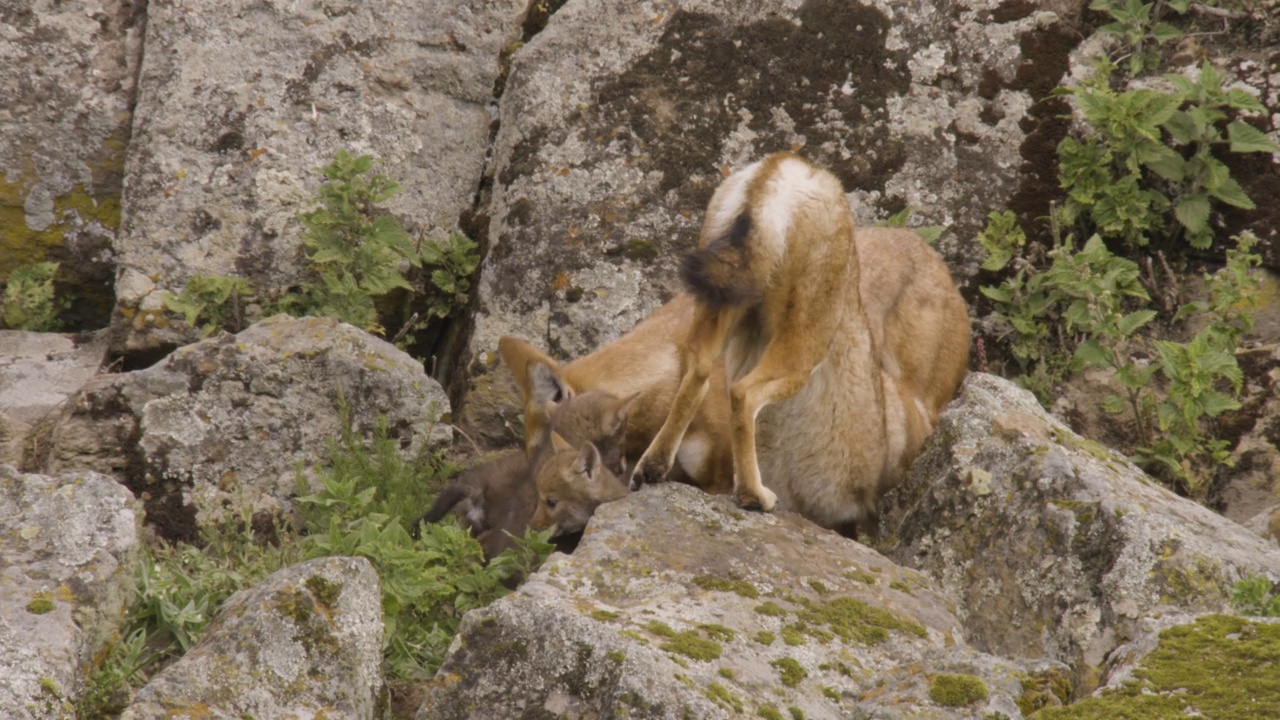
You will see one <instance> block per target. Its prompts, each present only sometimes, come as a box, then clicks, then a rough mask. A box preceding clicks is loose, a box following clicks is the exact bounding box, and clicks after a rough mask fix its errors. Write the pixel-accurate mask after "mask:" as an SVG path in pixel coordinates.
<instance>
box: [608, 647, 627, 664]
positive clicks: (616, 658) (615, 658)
mask: <svg viewBox="0 0 1280 720" xmlns="http://www.w3.org/2000/svg"><path fill="white" fill-rule="evenodd" d="M604 656H605V658H607V659H608V660H609V661H610V662H613V663H617V664H619V665H621V664H622V661H623V660H626V659H627V654H626V653H624V652H622V651H621V650H610V651H608V652H606V653H605V654H604Z"/></svg>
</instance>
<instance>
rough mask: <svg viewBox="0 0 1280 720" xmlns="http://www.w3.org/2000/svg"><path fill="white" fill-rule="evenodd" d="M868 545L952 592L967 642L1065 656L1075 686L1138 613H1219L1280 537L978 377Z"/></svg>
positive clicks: (1126, 633)
mask: <svg viewBox="0 0 1280 720" xmlns="http://www.w3.org/2000/svg"><path fill="white" fill-rule="evenodd" d="M881 512H882V519H881V528H880V530H881V537H880V540H879V544H878V547H879V548H880V549H881V550H882V551H883V552H884V553H885V554H886V555H888V556H889V557H890V558H893V559H894V560H896V561H897V562H899V563H902V564H904V565H907V566H909V567H914V568H917V569H919V570H922V571H924V572H925V573H927V574H928V575H930V576H931V577H933V578H934V579H935V580H936V581H937V582H938V583H940V585H941V588H942V589H943V590H944V591H945V592H946V593H947V594H948V595H949V596H950V597H952V598H954V599H955V601H956V604H957V605H956V613H957V614H958V615H959V616H960V618H961V620H962V621H963V623H964V627H965V630H966V632H967V634H968V636H969V638H970V641H971V642H972V643H973V644H974V645H975V646H976V647H978V648H980V649H982V650H985V651H987V652H991V653H996V654H1000V655H1013V656H1021V657H1041V656H1045V657H1049V658H1052V659H1056V660H1060V661H1063V662H1066V663H1069V664H1071V665H1072V666H1073V668H1074V669H1075V671H1076V673H1077V677H1078V679H1079V680H1081V681H1082V682H1085V683H1086V685H1087V684H1088V683H1089V681H1090V678H1096V672H1097V669H1098V668H1099V667H1100V666H1101V665H1102V662H1103V659H1104V658H1105V657H1106V655H1107V653H1108V652H1110V651H1111V650H1112V649H1113V648H1115V647H1116V645H1118V644H1119V643H1120V642H1123V641H1124V640H1125V639H1126V638H1129V637H1132V636H1133V633H1134V632H1135V630H1136V627H1137V623H1138V621H1139V620H1140V619H1141V618H1143V617H1145V616H1148V615H1150V614H1152V613H1155V612H1162V611H1166V610H1171V609H1172V610H1182V611H1193V612H1203V611H1223V610H1229V608H1230V594H1231V589H1232V586H1233V585H1234V584H1235V583H1236V582H1237V581H1239V580H1241V579H1243V578H1244V577H1245V576H1248V575H1252V574H1264V575H1266V576H1268V577H1270V578H1271V579H1272V580H1276V579H1280V549H1277V548H1276V547H1275V545H1274V544H1271V543H1268V542H1267V541H1265V540H1263V539H1262V538H1260V537H1258V536H1257V535H1255V534H1253V533H1250V532H1249V531H1248V530H1246V529H1245V528H1243V527H1241V526H1240V525H1238V524H1236V523H1234V522H1231V521H1230V520H1227V519H1225V518H1223V517H1221V516H1220V515H1217V514H1215V513H1213V512H1212V511H1210V510H1208V509H1207V508H1205V507H1203V506H1202V505H1199V504H1197V503H1195V502H1192V501H1190V500H1186V499H1184V498H1180V497H1178V496H1176V495H1174V494H1173V493H1172V492H1170V491H1169V490H1167V489H1165V488H1164V487H1161V486H1160V485H1158V484H1157V483H1156V482H1155V481H1154V480H1152V479H1151V478H1149V477H1148V476H1146V475H1145V474H1143V473H1142V471H1141V470H1139V469H1138V468H1137V467H1135V466H1134V465H1133V464H1131V463H1130V462H1128V461H1127V460H1126V459H1125V458H1124V457H1122V456H1120V455H1119V454H1117V453H1116V452H1114V451H1112V450H1109V449H1107V448H1105V447H1103V446H1101V445H1099V444H1097V443H1094V442H1092V441H1088V440H1085V439H1083V438H1081V437H1079V436H1078V435H1076V434H1075V433H1073V432H1071V430H1070V429H1068V428H1067V427H1066V426H1065V425H1063V424H1062V423H1061V422H1059V421H1057V420H1056V419H1054V418H1053V417H1051V416H1050V415H1048V414H1047V413H1046V412H1044V410H1043V409H1041V407H1040V406H1039V404H1037V403H1036V401H1035V398H1034V397H1032V395H1031V393H1029V392H1027V391H1025V390H1021V389H1019V388H1017V387H1015V386H1014V385H1013V384H1012V383H1010V382H1008V381H1006V380H1003V379H1000V378H997V377H994V376H991V375H986V374H983V373H973V374H971V375H970V376H969V377H968V379H967V380H966V381H965V384H964V386H963V387H962V389H961V393H960V396H959V398H958V399H957V400H956V401H954V402H953V403H952V405H951V406H950V407H949V408H948V409H947V410H946V411H945V412H944V413H943V414H942V416H941V418H940V419H939V424H938V429H937V431H936V432H935V433H934V436H933V438H932V439H931V440H930V442H929V444H928V445H927V446H926V448H925V451H924V453H923V454H922V455H921V456H920V458H919V459H917V460H916V463H915V465H914V466H913V467H912V470H911V473H910V475H909V477H908V478H907V480H906V481H905V482H904V483H903V484H902V485H901V486H899V487H898V488H897V489H895V490H893V491H891V492H890V493H889V494H888V495H887V496H886V498H885V500H884V501H883V502H882V503H881Z"/></svg>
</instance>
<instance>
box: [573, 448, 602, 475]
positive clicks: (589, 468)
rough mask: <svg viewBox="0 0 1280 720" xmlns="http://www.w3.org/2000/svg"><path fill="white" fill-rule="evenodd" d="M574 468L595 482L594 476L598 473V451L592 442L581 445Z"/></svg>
mask: <svg viewBox="0 0 1280 720" xmlns="http://www.w3.org/2000/svg"><path fill="white" fill-rule="evenodd" d="M575 469H576V470H578V472H580V473H582V474H583V476H585V477H586V478H587V480H588V481H590V482H595V480H596V476H597V475H599V474H600V451H599V450H597V449H596V446H595V445H593V444H592V443H587V444H586V445H583V446H582V452H580V453H579V454H578V462H577V463H576V464H575Z"/></svg>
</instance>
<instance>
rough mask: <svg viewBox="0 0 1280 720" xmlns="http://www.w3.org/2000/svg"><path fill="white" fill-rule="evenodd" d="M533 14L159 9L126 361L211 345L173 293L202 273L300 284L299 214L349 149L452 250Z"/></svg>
mask: <svg viewBox="0 0 1280 720" xmlns="http://www.w3.org/2000/svg"><path fill="white" fill-rule="evenodd" d="M525 5H526V3H525V2H524V0H502V1H501V2H488V3H475V2H466V3H458V2H454V1H453V0H430V1H429V2H425V3H396V2H388V3H364V2H350V1H348V0H339V1H338V2H326V3H295V2H282V1H275V0H273V1H270V2H256V1H253V0H234V1H233V2H227V3H221V4H219V5H217V6H213V5H188V4H183V3H178V2H152V3H149V4H148V6H147V41H146V46H147V53H146V56H145V58H144V59H143V63H142V70H141V77H140V80H139V86H140V92H139V96H138V106H137V111H136V120H135V123H134V137H133V142H132V143H131V144H130V147H129V160H128V164H127V168H126V171H127V177H126V179H127V182H126V192H125V197H124V208H123V212H124V225H123V229H122V236H121V240H120V242H119V243H118V245H117V248H116V250H117V252H118V253H119V256H120V257H119V267H120V271H119V280H118V281H117V283H116V293H117V296H118V305H117V312H116V318H115V322H116V328H117V345H118V348H119V349H120V350H123V351H129V352H139V351H143V350H148V349H151V348H156V347H163V346H165V345H174V344H183V343H185V342H188V341H190V340H192V339H194V337H195V336H194V335H193V334H192V332H191V331H190V329H188V328H177V327H170V326H169V324H168V323H169V321H170V320H171V318H170V317H169V316H168V315H167V313H166V311H165V310H164V308H163V300H162V293H163V292H164V291H166V290H167V291H173V292H176V291H178V290H181V289H182V287H183V286H184V285H185V284H186V282H187V280H188V279H189V278H191V277H192V276H193V275H195V274H198V273H203V274H222V275H230V274H238V275H241V276H244V277H247V278H249V279H250V280H251V281H252V282H254V283H257V284H260V285H262V286H264V287H266V288H271V287H278V286H280V285H282V284H287V283H288V282H290V281H292V280H294V279H296V275H297V271H298V264H297V261H298V250H299V247H300V235H299V225H298V221H297V218H296V215H297V213H298V212H299V211H300V210H302V209H305V207H304V206H305V205H306V204H307V203H308V202H310V201H309V199H308V198H310V197H313V196H314V193H315V189H316V188H317V187H318V185H319V183H320V180H321V175H320V173H319V171H318V168H319V167H320V166H321V165H324V164H325V163H327V162H329V161H330V160H331V159H332V158H333V156H334V153H335V152H336V151H337V150H338V149H340V148H342V149H347V150H349V151H350V152H352V153H353V154H372V155H375V156H378V157H380V158H382V159H383V164H382V165H381V166H380V167H379V170H380V171H381V172H383V173H385V174H386V175H388V176H390V177H392V178H394V179H395V180H397V181H399V182H400V183H401V184H403V186H404V187H405V192H404V193H402V194H401V195H400V196H398V197H397V198H395V199H394V200H393V201H392V202H391V203H390V205H389V209H390V211H391V212H393V213H395V214H397V215H398V216H400V217H401V218H402V219H403V220H404V222H405V224H406V226H407V227H408V228H409V229H410V230H411V231H413V232H415V233H418V234H420V235H421V236H425V237H430V238H432V239H435V240H442V239H444V238H446V237H447V236H448V234H449V233H450V231H452V230H454V229H456V228H457V226H458V222H459V217H460V216H461V215H462V214H463V213H464V212H469V211H470V210H471V205H472V199H473V196H474V195H475V193H476V190H477V188H478V186H479V184H480V179H481V174H482V172H483V167H484V159H485V152H486V146H487V143H488V138H489V123H490V112H491V111H490V108H489V104H490V103H491V102H492V98H493V87H494V82H495V80H496V79H497V77H498V71H499V65H498V55H499V51H500V50H501V48H502V47H504V46H505V45H506V44H507V43H509V42H511V41H512V40H515V39H517V38H518V36H519V27H518V23H519V18H520V15H521V12H522V11H523V10H524V7H525Z"/></svg>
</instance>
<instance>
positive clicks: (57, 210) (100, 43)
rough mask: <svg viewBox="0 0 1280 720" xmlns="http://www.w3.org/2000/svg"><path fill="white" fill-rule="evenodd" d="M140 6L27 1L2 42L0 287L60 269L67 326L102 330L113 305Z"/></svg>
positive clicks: (109, 0)
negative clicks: (19, 274) (32, 267)
mask: <svg viewBox="0 0 1280 720" xmlns="http://www.w3.org/2000/svg"><path fill="white" fill-rule="evenodd" d="M146 7H147V3H145V2H142V1H141V0H85V2H77V3H71V4H68V3H64V2H61V1H60V0H27V1H24V2H22V3H16V4H11V5H7V6H6V8H5V10H4V12H3V16H4V21H3V23H4V29H3V31H0V58H3V62H4V65H5V67H6V68H10V71H9V72H6V73H4V77H3V78H0V280H3V279H4V278H7V277H8V275H9V273H10V272H11V271H12V270H13V269H14V268H16V267H20V266H23V265H28V264H31V263H35V262H39V261H41V260H53V261H57V262H59V263H60V264H61V267H60V268H59V273H58V285H59V289H60V290H63V291H66V290H70V291H72V292H73V293H74V302H73V303H72V306H71V308H70V311H69V312H67V313H64V314H63V315H62V319H63V320H64V321H65V322H66V323H67V324H68V325H71V326H75V327H81V328H83V327H102V326H104V325H105V324H106V323H107V320H108V318H109V317H110V314H111V306H112V304H113V302H114V299H113V297H112V292H111V283H112V281H113V280H114V279H115V262H114V255H113V254H112V247H113V245H114V243H115V241H116V240H117V232H118V230H119V227H120V194H121V186H122V179H123V176H124V162H125V152H126V150H127V148H128V146H129V134H130V126H131V123H132V121H133V116H132V114H131V112H130V108H131V107H132V106H133V101H134V95H135V79H136V78H137V75H138V65H139V63H140V61H141V59H142V34H143V28H144V27H145V26H146V18H145V16H144V14H143V13H144V12H145V10H146Z"/></svg>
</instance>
